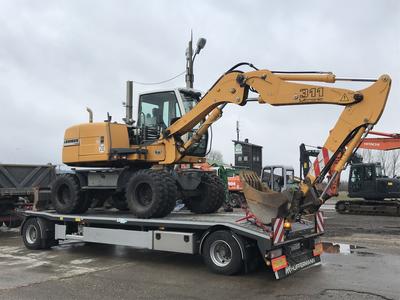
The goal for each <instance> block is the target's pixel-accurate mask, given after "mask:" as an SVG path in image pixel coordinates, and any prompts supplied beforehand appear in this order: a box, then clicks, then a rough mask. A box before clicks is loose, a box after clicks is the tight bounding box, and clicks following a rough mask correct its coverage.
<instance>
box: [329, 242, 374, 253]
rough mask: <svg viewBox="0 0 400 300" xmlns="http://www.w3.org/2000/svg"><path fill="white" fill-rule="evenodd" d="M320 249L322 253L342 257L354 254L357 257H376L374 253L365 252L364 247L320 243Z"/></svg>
mask: <svg viewBox="0 0 400 300" xmlns="http://www.w3.org/2000/svg"><path fill="white" fill-rule="evenodd" d="M322 248H323V249H324V253H334V254H344V255H349V254H355V255H357V256H377V254H376V253H372V252H368V251H365V250H364V249H367V248H366V247H362V246H357V245H350V244H342V243H329V242H322Z"/></svg>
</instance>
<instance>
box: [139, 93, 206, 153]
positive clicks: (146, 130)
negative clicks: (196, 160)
mask: <svg viewBox="0 0 400 300" xmlns="http://www.w3.org/2000/svg"><path fill="white" fill-rule="evenodd" d="M200 96H201V93H200V92H198V91H195V90H192V89H184V88H180V89H175V90H163V91H154V92H147V93H142V94H139V97H138V101H137V120H138V121H137V126H136V127H138V128H139V129H140V130H141V132H143V140H142V141H141V142H142V143H148V142H151V141H154V140H157V139H158V138H159V137H160V136H161V134H162V133H163V131H165V129H166V128H167V127H169V126H170V125H171V124H173V123H174V122H176V121H177V120H179V119H180V118H181V117H182V115H184V114H185V113H187V112H188V111H190V110H192V109H193V107H194V106H195V105H196V104H197V103H198V101H199V99H200ZM199 125H200V124H199ZM199 125H198V126H199ZM198 126H196V127H194V128H193V130H192V131H191V132H188V133H187V134H185V135H183V136H182V141H183V142H186V141H187V140H188V139H189V138H190V137H191V136H192V135H193V132H195V131H196V130H197V128H198ZM207 143H208V134H207V133H206V134H205V135H204V136H203V137H202V139H201V140H200V141H199V142H198V143H196V144H194V145H193V146H192V147H191V149H190V150H189V151H188V155H192V156H199V157H203V156H204V155H205V153H206V151H207Z"/></svg>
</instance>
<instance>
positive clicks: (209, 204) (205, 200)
mask: <svg viewBox="0 0 400 300" xmlns="http://www.w3.org/2000/svg"><path fill="white" fill-rule="evenodd" d="M198 189H199V195H198V196H194V197H191V198H189V199H186V200H185V204H186V206H187V207H188V208H189V209H190V210H191V211H192V212H194V213H196V214H208V213H214V212H216V211H217V210H218V209H219V208H220V207H221V206H222V204H223V203H224V200H225V186H224V184H223V183H222V181H221V179H219V177H218V176H217V175H214V174H210V173H206V172H204V173H203V174H202V178H201V183H200V185H199V187H198Z"/></svg>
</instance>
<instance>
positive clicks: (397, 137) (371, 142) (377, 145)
mask: <svg viewBox="0 0 400 300" xmlns="http://www.w3.org/2000/svg"><path fill="white" fill-rule="evenodd" d="M368 135H376V136H380V137H376V138H372V137H367V138H365V139H364V140H363V141H362V142H361V144H360V146H359V147H358V148H360V149H370V150H384V151H388V150H396V149H400V133H385V132H377V131H370V132H369V133H368Z"/></svg>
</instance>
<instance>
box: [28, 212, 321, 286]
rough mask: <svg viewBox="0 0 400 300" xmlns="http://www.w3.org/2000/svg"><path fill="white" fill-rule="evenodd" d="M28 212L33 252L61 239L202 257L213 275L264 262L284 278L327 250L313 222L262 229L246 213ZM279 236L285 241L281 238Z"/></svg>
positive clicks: (29, 241) (30, 243)
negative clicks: (146, 215)
mask: <svg viewBox="0 0 400 300" xmlns="http://www.w3.org/2000/svg"><path fill="white" fill-rule="evenodd" d="M23 214H24V216H25V221H24V224H23V225H22V228H21V233H22V237H23V239H24V243H25V245H26V246H27V248H29V249H43V248H49V247H51V246H52V245H55V244H56V243H54V242H55V241H59V240H76V241H85V242H92V243H104V244H113V245H124V246H132V247H136V248H142V249H151V250H161V251H172V252H179V253H189V254H201V255H203V257H204V259H205V262H206V264H207V265H208V267H209V268H210V269H211V270H212V271H214V272H217V273H222V274H229V275H230V274H234V273H237V271H238V270H239V266H240V265H241V264H243V266H244V269H245V270H246V271H247V270H248V269H251V268H250V265H252V264H253V263H254V261H255V260H256V258H258V260H259V261H265V262H266V263H267V266H271V267H272V269H273V271H274V272H275V276H276V278H278V279H280V278H283V277H285V276H287V275H289V274H291V273H293V272H295V271H297V270H300V269H303V268H305V267H307V266H310V265H312V264H315V263H318V262H319V261H320V258H319V255H320V254H321V253H320V248H321V247H319V246H318V245H319V244H318V243H317V242H316V239H317V237H318V236H319V235H321V234H322V232H318V230H317V229H316V224H315V222H314V221H310V220H308V221H307V220H304V221H302V222H294V223H292V228H291V230H290V231H287V232H286V231H284V230H283V220H281V221H282V222H281V223H280V224H281V225H279V226H280V227H279V228H274V226H263V227H260V226H258V225H257V224H255V223H254V222H252V221H251V220H249V219H246V218H244V217H245V216H246V215H245V213H244V212H234V213H214V214H203V215H199V214H193V213H190V212H187V211H179V212H173V213H171V214H170V215H169V216H167V217H165V218H160V219H156V218H152V219H139V218H136V217H134V216H133V215H132V214H129V213H126V212H119V211H96V210H94V211H91V212H88V213H85V214H79V215H70V214H58V213H56V212H55V211H41V212H38V211H24V212H23ZM277 223H279V222H277ZM277 233H279V234H280V235H281V238H280V239H277V238H276V234H277ZM38 237H40V238H38ZM316 248H318V249H317V250H316ZM235 252H236V254H235ZM221 253H222V254H221ZM260 254H261V255H260ZM235 255H236V256H238V257H236V258H235ZM260 258H261V259H260ZM235 261H236V263H234V262H235ZM232 264H233V267H232ZM236 265H237V266H236Z"/></svg>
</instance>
